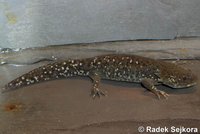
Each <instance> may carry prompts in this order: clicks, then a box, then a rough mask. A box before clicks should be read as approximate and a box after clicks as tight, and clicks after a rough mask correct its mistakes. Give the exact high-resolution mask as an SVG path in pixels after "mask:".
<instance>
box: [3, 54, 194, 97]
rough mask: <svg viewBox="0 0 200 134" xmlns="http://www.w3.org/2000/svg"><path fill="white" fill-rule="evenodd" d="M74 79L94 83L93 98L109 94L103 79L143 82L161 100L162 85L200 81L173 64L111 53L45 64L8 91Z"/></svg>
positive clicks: (164, 95) (189, 84)
mask: <svg viewBox="0 0 200 134" xmlns="http://www.w3.org/2000/svg"><path fill="white" fill-rule="evenodd" d="M72 76H88V77H90V78H91V79H92V80H93V88H92V91H91V95H92V97H93V98H95V97H96V96H101V95H105V93H103V92H102V91H101V90H100V89H99V83H100V80H101V79H107V80H114V81H125V82H136V83H141V84H143V86H144V87H145V88H147V89H148V90H149V91H151V92H152V93H154V94H155V95H157V97H158V98H160V97H161V96H163V97H165V98H167V97H168V94H167V93H165V92H163V91H160V90H158V89H157V88H156V85H158V84H164V85H167V86H169V87H172V88H186V87H190V86H193V85H195V84H196V81H197V77H196V76H195V75H194V74H192V72H191V71H190V70H189V69H185V68H182V67H180V66H177V65H175V64H172V63H168V62H164V61H160V60H154V59H149V58H145V57H140V56H136V55H125V54H111V55H102V56H97V57H93V58H86V59H76V60H66V61H61V62H55V63H51V64H47V65H44V66H42V67H39V68H36V69H34V70H32V71H30V72H28V73H26V74H24V75H22V76H20V77H18V78H16V79H14V80H13V81H11V82H9V83H8V84H7V85H6V86H5V91H8V90H11V89H17V88H21V87H23V86H27V85H31V84H34V83H39V82H42V81H48V80H53V79H60V78H68V77H72Z"/></svg>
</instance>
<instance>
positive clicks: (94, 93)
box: [89, 73, 105, 98]
mask: <svg viewBox="0 0 200 134" xmlns="http://www.w3.org/2000/svg"><path fill="white" fill-rule="evenodd" d="M89 77H90V78H91V79H92V81H93V87H92V90H91V96H92V98H95V97H96V96H98V97H101V96H105V93H104V92H103V91H101V90H100V89H99V83H100V81H101V77H100V76H99V74H98V73H91V74H90V75H89Z"/></svg>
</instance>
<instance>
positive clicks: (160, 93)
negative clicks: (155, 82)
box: [156, 90, 169, 99]
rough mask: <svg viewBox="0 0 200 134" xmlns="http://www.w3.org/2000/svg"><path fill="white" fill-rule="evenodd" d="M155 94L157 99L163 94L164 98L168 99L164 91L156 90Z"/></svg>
mask: <svg viewBox="0 0 200 134" xmlns="http://www.w3.org/2000/svg"><path fill="white" fill-rule="evenodd" d="M156 95H157V97H158V99H161V96H163V97H164V98H165V99H168V97H169V94H167V93H165V92H164V91H160V90H156Z"/></svg>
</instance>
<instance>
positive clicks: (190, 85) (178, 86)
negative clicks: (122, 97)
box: [173, 82, 197, 88]
mask: <svg viewBox="0 0 200 134" xmlns="http://www.w3.org/2000/svg"><path fill="white" fill-rule="evenodd" d="M196 84H197V83H196V82H194V83H190V84H187V85H185V84H184V85H176V86H174V87H173V88H188V87H192V86H195V85H196Z"/></svg>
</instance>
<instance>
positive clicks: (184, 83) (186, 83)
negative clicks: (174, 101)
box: [162, 66, 198, 88]
mask: <svg viewBox="0 0 200 134" xmlns="http://www.w3.org/2000/svg"><path fill="white" fill-rule="evenodd" d="M162 76H163V77H162V82H163V84H164V85H167V86H169V87H172V88H186V87H191V86H194V85H196V84H197V79H198V78H197V76H196V75H194V74H193V73H192V72H191V70H189V69H185V68H182V67H178V68H177V66H176V67H174V68H173V67H172V68H170V67H169V68H167V69H166V70H165V71H163V72H162Z"/></svg>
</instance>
